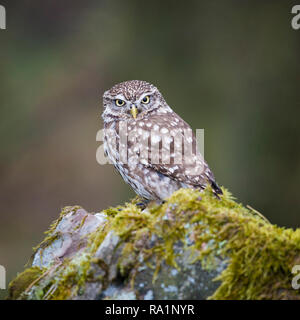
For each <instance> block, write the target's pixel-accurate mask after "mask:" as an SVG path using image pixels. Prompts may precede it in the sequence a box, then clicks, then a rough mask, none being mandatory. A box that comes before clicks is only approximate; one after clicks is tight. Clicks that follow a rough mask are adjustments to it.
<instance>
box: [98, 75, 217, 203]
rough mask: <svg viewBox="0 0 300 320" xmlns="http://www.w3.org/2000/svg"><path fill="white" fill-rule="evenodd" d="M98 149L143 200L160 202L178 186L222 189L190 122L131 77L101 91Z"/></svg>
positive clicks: (148, 86) (156, 92)
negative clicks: (101, 127)
mask: <svg viewBox="0 0 300 320" xmlns="http://www.w3.org/2000/svg"><path fill="white" fill-rule="evenodd" d="M103 107H104V110H103V113H102V118H103V121H104V152H105V155H106V156H107V157H108V158H109V160H110V162H111V163H112V164H113V165H114V166H115V168H116V169H117V170H118V172H119V173H120V175H121V176H122V177H123V179H124V180H125V182H126V183H128V184H129V185H130V186H131V187H132V188H133V190H134V191H135V192H136V193H137V194H138V195H139V196H140V197H142V198H143V199H144V200H145V201H151V200H155V201H157V202H161V201H164V200H165V199H166V198H168V197H169V196H170V195H171V194H172V193H173V192H174V191H176V190H178V189H180V188H193V189H200V190H202V189H205V188H206V186H207V185H210V186H211V187H212V190H213V192H214V193H215V195H216V196H217V197H218V198H219V195H221V194H222V190H221V189H220V188H219V187H218V185H217V183H216V182H215V178H214V175H213V173H212V172H211V170H210V169H209V167H208V165H207V164H206V162H205V161H204V159H203V157H202V155H201V154H200V152H199V151H198V149H197V144H196V138H195V135H194V134H193V131H192V129H191V128H190V126H189V125H188V124H187V123H186V122H185V121H184V120H183V119H182V118H181V117H180V116H179V115H177V114H176V113H175V112H174V111H173V110H172V109H171V108H170V106H169V105H168V104H167V103H166V101H165V99H164V98H163V96H162V94H161V93H160V92H159V90H158V89H157V88H156V87H155V86H154V85H152V84H150V83H148V82H145V81H140V80H131V81H125V82H122V83H119V84H116V85H115V86H113V87H112V88H111V89H110V90H107V91H105V92H104V95H103Z"/></svg>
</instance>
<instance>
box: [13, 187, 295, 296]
mask: <svg viewBox="0 0 300 320" xmlns="http://www.w3.org/2000/svg"><path fill="white" fill-rule="evenodd" d="M223 192H224V195H223V196H222V198H221V200H218V199H216V197H215V196H214V195H213V193H212V191H211V190H210V189H209V188H208V189H206V190H205V191H204V192H199V191H195V190H191V189H181V190H178V191H177V192H175V193H174V194H173V195H172V196H171V197H170V199H168V200H167V201H166V202H165V203H164V204H163V205H155V204H151V205H148V207H147V208H146V209H145V210H144V211H141V209H140V208H139V207H137V206H136V203H137V202H138V201H139V200H138V199H134V200H133V201H132V202H131V203H126V204H125V205H124V206H119V207H117V208H109V209H107V210H105V211H104V213H105V214H106V215H107V221H106V223H105V224H104V225H101V226H99V227H98V229H97V230H96V231H95V232H93V233H91V234H90V235H89V238H88V246H87V248H86V249H85V251H84V252H81V253H80V254H78V255H76V256H75V257H73V258H72V259H71V260H70V261H69V260H64V261H63V262H62V263H61V264H60V265H59V266H56V268H57V269H56V270H55V277H49V279H48V280H47V281H46V280H44V281H40V282H39V283H38V284H37V285H36V286H35V287H34V290H35V297H39V298H41V299H46V298H47V299H49V298H50V299H68V298H70V297H72V296H73V295H74V294H78V293H79V292H83V291H84V287H85V284H86V282H87V281H89V280H90V279H92V278H93V274H92V271H91V270H92V268H91V265H92V264H93V263H97V264H98V266H99V267H100V268H103V270H104V273H103V274H104V275H101V276H100V278H99V279H101V281H102V283H103V288H105V287H106V286H107V285H108V284H109V280H108V278H107V277H106V276H105V275H107V274H108V271H107V270H106V268H107V267H108V266H106V265H105V264H103V263H102V262H101V261H95V258H94V254H95V253H96V251H97V249H98V248H99V246H100V245H101V243H102V241H103V240H104V239H105V237H106V235H107V234H108V232H109V231H110V230H114V232H115V233H116V234H117V235H119V237H120V238H121V243H122V244H123V246H122V251H121V254H120V256H119V260H118V264H117V266H118V269H119V272H120V273H121V275H122V277H123V278H124V279H125V280H126V281H128V282H130V283H131V285H132V286H133V284H134V279H135V276H136V274H137V273H138V272H139V267H141V266H143V265H145V264H146V265H147V266H148V267H150V268H152V269H153V270H154V273H153V274H154V276H153V281H155V280H156V277H157V275H158V273H159V270H160V268H161V266H162V264H163V263H167V264H168V265H170V266H173V267H175V268H177V269H178V270H180V269H179V266H178V265H177V262H176V260H177V257H178V256H179V255H180V252H179V251H178V250H177V251H175V249H174V248H175V247H176V246H174V245H175V244H178V243H181V247H182V250H189V252H191V261H192V263H195V262H196V261H199V260H200V261H201V262H202V265H203V267H205V268H206V269H208V270H210V269H214V270H215V269H217V268H218V264H219V262H220V259H222V260H225V261H226V268H225V270H224V271H223V272H222V273H221V274H220V275H219V276H218V278H217V279H216V280H220V281H221V285H220V286H219V288H218V289H217V290H216V291H215V293H214V294H213V295H212V296H211V297H210V298H211V299H290V298H299V296H300V293H299V290H292V289H291V281H292V277H293V275H292V274H291V269H292V267H293V266H294V265H295V264H297V262H298V264H299V259H300V230H299V229H298V230H296V231H293V230H291V229H284V228H280V227H277V226H275V225H272V224H270V223H269V222H268V221H267V220H266V219H265V218H264V217H263V216H262V215H261V214H259V213H258V212H256V211H255V210H253V209H251V210H249V209H247V208H245V207H243V206H242V205H241V204H238V203H236V202H235V201H234V198H233V197H232V195H231V194H230V193H229V192H228V191H227V190H225V189H223ZM78 208H79V207H67V208H65V209H64V210H63V212H62V213H61V215H60V217H59V219H58V220H56V221H55V222H54V223H53V224H52V226H51V228H50V230H49V232H48V233H47V237H46V239H45V240H44V241H43V242H42V243H41V245H40V247H44V246H48V245H49V244H50V243H51V242H53V241H54V240H55V239H56V238H55V237H57V236H59V234H57V233H56V231H55V229H56V227H57V225H58V223H59V222H60V221H61V219H62V218H63V216H64V215H65V214H66V213H67V212H70V211H74V210H77V209H78ZM84 221H85V219H83V222H82V224H83V223H84ZM177 247H178V246H177ZM150 258H151V259H150ZM49 268H51V267H49ZM28 270H30V269H28ZM25 272H26V271H25ZM22 277H23V276H22V274H21V275H20V276H19V277H18V278H22ZM18 278H17V279H18ZM17 279H16V280H17ZM16 280H15V281H16ZM19 280H20V279H19ZM26 283H27V282H26ZM13 284H14V282H13V283H12V287H13ZM23 288H24V286H21V288H20V289H18V290H15V292H14V294H13V297H14V298H15V297H18V296H19V294H20V292H21V291H22V290H23Z"/></svg>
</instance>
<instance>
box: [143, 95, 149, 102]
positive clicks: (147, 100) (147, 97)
mask: <svg viewBox="0 0 300 320" xmlns="http://www.w3.org/2000/svg"><path fill="white" fill-rule="evenodd" d="M149 102H150V97H149V96H146V97H144V98H143V99H142V103H144V104H148V103H149Z"/></svg>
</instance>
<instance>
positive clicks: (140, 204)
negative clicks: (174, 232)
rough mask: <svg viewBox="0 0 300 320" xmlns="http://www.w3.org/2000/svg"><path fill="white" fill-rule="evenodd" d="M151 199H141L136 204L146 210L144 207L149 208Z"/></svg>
mask: <svg viewBox="0 0 300 320" xmlns="http://www.w3.org/2000/svg"><path fill="white" fill-rule="evenodd" d="M149 202H150V201H149V200H146V199H145V200H143V201H140V202H138V203H136V204H135V205H136V206H137V207H138V208H140V209H141V210H144V209H146V208H147V205H148V204H149Z"/></svg>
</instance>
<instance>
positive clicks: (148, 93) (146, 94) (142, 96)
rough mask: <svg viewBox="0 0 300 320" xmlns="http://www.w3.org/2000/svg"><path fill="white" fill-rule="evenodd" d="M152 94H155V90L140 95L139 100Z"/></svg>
mask: <svg viewBox="0 0 300 320" xmlns="http://www.w3.org/2000/svg"><path fill="white" fill-rule="evenodd" d="M154 92H155V90H153V91H149V92H146V93H145V94H142V95H141V97H140V99H143V98H144V97H146V96H150V95H152V94H153V93H154Z"/></svg>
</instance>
